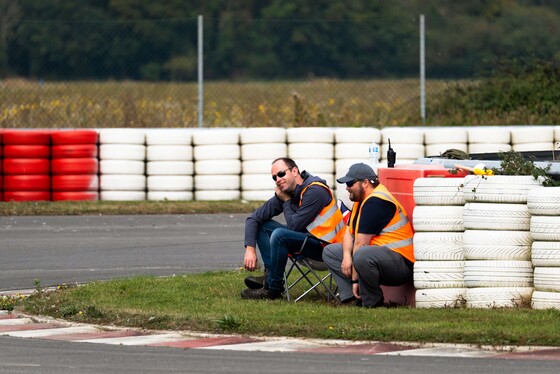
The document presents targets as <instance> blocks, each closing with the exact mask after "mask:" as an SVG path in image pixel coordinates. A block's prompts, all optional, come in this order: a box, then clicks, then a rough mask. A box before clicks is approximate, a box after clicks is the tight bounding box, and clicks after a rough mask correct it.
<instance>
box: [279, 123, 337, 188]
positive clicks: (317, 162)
mask: <svg viewBox="0 0 560 374" xmlns="http://www.w3.org/2000/svg"><path fill="white" fill-rule="evenodd" d="M286 137H287V141H288V157H290V158H291V159H293V160H294V161H295V162H296V163H297V164H298V166H299V168H300V171H303V170H306V171H307V172H309V173H310V174H312V175H315V176H318V177H320V178H322V179H324V180H325V181H326V182H327V185H328V186H329V187H331V188H334V184H335V175H334V130H333V129H331V128H328V127H293V128H289V129H287V130H286Z"/></svg>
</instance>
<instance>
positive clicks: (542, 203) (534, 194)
mask: <svg viewBox="0 0 560 374" xmlns="http://www.w3.org/2000/svg"><path fill="white" fill-rule="evenodd" d="M527 208H528V210H529V213H530V214H532V215H535V216H560V187H547V188H534V189H532V190H530V191H529V192H528V194H527Z"/></svg>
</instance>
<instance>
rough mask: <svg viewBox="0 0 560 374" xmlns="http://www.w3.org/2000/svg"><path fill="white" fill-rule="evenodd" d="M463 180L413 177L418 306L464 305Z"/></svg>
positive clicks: (445, 306)
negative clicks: (414, 178)
mask: <svg viewBox="0 0 560 374" xmlns="http://www.w3.org/2000/svg"><path fill="white" fill-rule="evenodd" d="M462 180H463V178H418V179H416V180H415V181H414V186H413V195H414V202H415V204H416V207H415V208H414V212H413V221H412V223H413V226H414V230H415V234H414V257H415V259H416V262H415V264H414V287H415V288H416V289H417V290H416V307H418V308H449V307H458V306H462V305H464V302H465V293H466V290H465V283H464V279H463V267H464V257H463V216H462V210H463V203H464V200H463V193H462V190H461V184H462Z"/></svg>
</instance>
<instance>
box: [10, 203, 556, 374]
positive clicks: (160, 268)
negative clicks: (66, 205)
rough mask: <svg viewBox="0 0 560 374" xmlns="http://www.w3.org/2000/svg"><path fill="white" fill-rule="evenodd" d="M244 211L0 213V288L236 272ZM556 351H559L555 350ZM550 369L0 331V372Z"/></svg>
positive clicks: (539, 363) (525, 361)
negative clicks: (160, 344)
mask: <svg viewBox="0 0 560 374" xmlns="http://www.w3.org/2000/svg"><path fill="white" fill-rule="evenodd" d="M245 217H246V215H245V214H233V215H157V216H76V217H0V290H18V289H26V288H27V289H29V288H33V282H34V280H35V279H39V280H40V282H41V284H42V285H43V286H48V285H56V284H60V283H73V282H80V283H81V282H86V281H90V280H96V279H110V278H115V277H126V276H130V275H138V274H152V275H171V274H181V273H190V272H199V271H206V270H218V269H220V270H221V269H235V268H238V267H239V266H241V263H242V258H243V247H242V244H243V226H244V222H245ZM556 356H558V354H557V355H556ZM78 372H79V373H125V372H135V373H174V372H180V373H287V372H288V373H289V372H299V373H372V372H379V373H407V374H408V373H426V374H427V373H430V374H431V373H434V372H440V373H473V372H475V373H508V374H513V373H528V372H533V373H557V372H558V357H555V358H554V357H553V358H548V359H542V358H538V357H537V358H535V357H532V358H531V357H528V358H518V359H488V358H473V357H468V358H466V357H457V356H456V357H438V356H437V354H435V355H434V354H432V355H430V356H429V357H422V356H414V355H412V356H399V355H396V356H388V355H364V354H337V353H332V354H318V353H309V352H307V353H306V352H264V351H235V350H233V351H228V350H211V349H178V348H170V347H165V348H162V347H149V346H125V345H105V344H92V343H77V342H69V341H50V340H42V339H26V338H21V337H13V336H0V373H78Z"/></svg>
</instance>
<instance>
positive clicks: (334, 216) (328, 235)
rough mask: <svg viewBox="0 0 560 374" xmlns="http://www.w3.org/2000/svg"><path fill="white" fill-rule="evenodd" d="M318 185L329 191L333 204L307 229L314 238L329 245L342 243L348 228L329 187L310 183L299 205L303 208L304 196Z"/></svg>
mask: <svg viewBox="0 0 560 374" xmlns="http://www.w3.org/2000/svg"><path fill="white" fill-rule="evenodd" d="M314 184H315V185H317V186H321V187H323V188H325V189H326V190H327V191H329V194H330V195H331V202H330V203H329V204H328V205H327V206H325V207H324V208H323V209H322V210H321V212H319V215H318V216H317V217H315V219H314V220H313V222H311V223H310V224H309V225H307V227H306V229H307V231H309V233H310V234H311V235H313V236H314V237H316V238H318V239H321V240H323V241H326V242H329V243H331V244H332V243H342V238H343V237H344V233H345V232H346V226H345V225H344V219H343V218H342V213H341V212H340V209H338V205H336V200H335V198H334V196H333V193H332V191H331V189H330V188H329V187H327V186H326V185H325V184H323V183H321V182H312V183H309V185H307V186H306V187H305V188H304V189H303V190H302V191H301V195H300V197H299V205H300V206H301V201H302V199H303V194H304V193H305V191H306V190H307V189H308V188H309V186H312V185H314Z"/></svg>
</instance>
